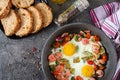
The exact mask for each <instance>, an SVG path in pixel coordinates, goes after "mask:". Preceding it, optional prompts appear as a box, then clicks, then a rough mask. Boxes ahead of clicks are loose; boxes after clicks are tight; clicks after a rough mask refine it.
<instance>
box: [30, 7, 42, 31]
mask: <svg viewBox="0 0 120 80" xmlns="http://www.w3.org/2000/svg"><path fill="white" fill-rule="evenodd" d="M28 11H30V12H31V13H32V16H33V31H32V33H37V32H38V31H40V30H41V29H42V28H43V26H42V14H41V13H40V11H39V10H38V9H36V8H35V7H34V6H30V7H29V8H28Z"/></svg>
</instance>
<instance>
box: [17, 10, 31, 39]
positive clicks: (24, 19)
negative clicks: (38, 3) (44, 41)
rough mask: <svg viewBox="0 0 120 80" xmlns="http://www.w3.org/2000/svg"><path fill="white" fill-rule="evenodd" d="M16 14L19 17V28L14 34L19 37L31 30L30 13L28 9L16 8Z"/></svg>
mask: <svg viewBox="0 0 120 80" xmlns="http://www.w3.org/2000/svg"><path fill="white" fill-rule="evenodd" d="M18 15H19V17H20V20H21V24H20V29H19V30H18V31H17V32H16V33H15V34H16V36H19V37H23V36H27V35H28V34H30V33H31V32H32V30H33V17H32V14H31V13H30V12H29V11H28V10H26V9H22V8H20V9H19V10H18Z"/></svg>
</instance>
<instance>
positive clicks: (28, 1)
mask: <svg viewBox="0 0 120 80" xmlns="http://www.w3.org/2000/svg"><path fill="white" fill-rule="evenodd" d="M33 3H34V0H12V4H13V5H14V6H15V7H17V8H27V7H29V6H31V5H32V4H33Z"/></svg>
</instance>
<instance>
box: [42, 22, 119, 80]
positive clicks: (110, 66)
mask: <svg viewBox="0 0 120 80" xmlns="http://www.w3.org/2000/svg"><path fill="white" fill-rule="evenodd" d="M80 30H90V31H91V32H92V34H97V35H98V36H99V37H100V38H101V42H102V44H103V46H104V47H105V49H106V52H107V54H108V61H107V65H106V69H105V74H104V76H103V77H102V78H100V79H98V80H112V77H113V75H114V73H115V70H116V63H117V54H116V51H115V48H114V46H113V44H112V42H111V41H110V39H109V38H108V37H107V36H106V35H105V34H104V33H103V32H102V31H101V30H100V29H98V28H96V27H94V26H92V25H90V24H85V23H72V24H67V25H65V26H62V27H61V28H59V29H58V30H56V31H55V32H54V33H53V34H52V35H51V36H50V37H49V38H48V40H47V42H46V44H45V46H44V47H43V51H42V55H41V59H42V60H41V61H42V62H41V63H42V70H43V73H44V75H45V77H46V78H47V80H56V79H55V78H54V76H53V75H52V74H51V72H50V68H49V65H48V55H49V54H50V53H51V48H52V47H51V45H52V43H53V42H54V41H55V38H56V37H57V36H58V35H61V34H62V33H64V32H70V33H76V32H79V31H80Z"/></svg>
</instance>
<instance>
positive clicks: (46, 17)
mask: <svg viewBox="0 0 120 80" xmlns="http://www.w3.org/2000/svg"><path fill="white" fill-rule="evenodd" d="M35 7H36V8H37V9H38V10H40V11H41V13H42V15H43V27H47V26H48V25H49V24H50V23H51V22H52V19H53V14H52V11H51V8H50V7H49V6H48V5H46V3H43V2H40V3H38V4H36V6H35Z"/></svg>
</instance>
